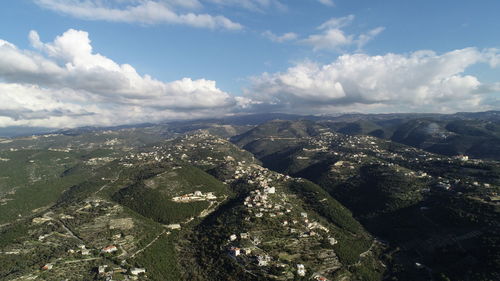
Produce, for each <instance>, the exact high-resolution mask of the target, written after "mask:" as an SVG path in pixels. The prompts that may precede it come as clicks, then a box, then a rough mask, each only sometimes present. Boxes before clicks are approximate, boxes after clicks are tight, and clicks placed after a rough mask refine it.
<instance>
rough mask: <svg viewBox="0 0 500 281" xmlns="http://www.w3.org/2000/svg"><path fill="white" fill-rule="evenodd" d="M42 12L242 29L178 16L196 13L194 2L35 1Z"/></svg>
mask: <svg viewBox="0 0 500 281" xmlns="http://www.w3.org/2000/svg"><path fill="white" fill-rule="evenodd" d="M34 1H35V3H36V4H38V5H39V6H40V7H43V8H45V9H49V10H52V11H56V12H59V13H62V14H65V15H69V16H72V17H76V18H80V19H85V20H102V21H110V22H128V23H141V24H161V23H168V24H183V25H189V26H194V27H199V28H210V29H216V28H221V29H229V30H238V29H242V28H243V26H242V25H241V24H239V23H236V22H233V21H231V20H230V19H228V18H226V17H224V16H221V15H209V14H197V13H193V12H184V13H178V12H177V8H181V9H188V10H192V9H198V8H200V7H202V4H201V3H200V2H199V1H197V0H187V1H180V0H168V1H160V0H72V1H66V0H34Z"/></svg>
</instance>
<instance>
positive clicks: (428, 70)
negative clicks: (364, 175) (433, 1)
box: [246, 48, 499, 113]
mask: <svg viewBox="0 0 500 281" xmlns="http://www.w3.org/2000/svg"><path fill="white" fill-rule="evenodd" d="M498 54H499V52H498V50H491V49H490V50H484V51H480V50H478V49H476V48H466V49H461V50H456V51H452V52H448V53H444V54H436V53H435V52H432V51H417V52H414V53H411V54H408V55H401V54H386V55H383V56H370V55H366V54H346V55H342V56H340V57H338V58H337V59H336V60H335V61H333V62H332V63H329V64H324V65H321V64H318V63H314V62H303V63H299V64H296V65H295V66H293V67H290V68H288V69H287V70H286V71H285V72H280V73H274V74H269V73H264V74H262V75H260V76H257V77H254V78H253V79H252V81H253V84H252V86H251V87H250V88H249V89H247V90H246V95H247V97H249V98H251V99H252V100H254V101H258V103H256V105H255V106H256V107H258V106H261V107H262V108H264V109H267V110H279V111H293V112H298V113H315V112H316V113H328V112H339V111H361V112H363V111H369V112H408V111H438V112H447V111H449V112H451V111H459V110H486V109H491V107H490V105H488V104H485V98H486V97H487V96H488V93H493V92H495V91H498V84H496V85H495V84H494V85H488V84H483V83H481V82H480V81H479V79H478V78H477V77H475V76H472V75H467V74H465V72H466V70H467V69H468V68H469V67H471V66H472V65H475V64H478V63H489V64H490V65H491V66H492V67H493V66H496V65H497V64H498Z"/></svg>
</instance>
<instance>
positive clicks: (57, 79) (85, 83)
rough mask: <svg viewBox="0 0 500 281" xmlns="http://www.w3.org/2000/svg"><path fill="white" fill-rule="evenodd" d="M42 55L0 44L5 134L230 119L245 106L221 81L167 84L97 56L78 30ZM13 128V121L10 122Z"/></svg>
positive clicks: (41, 46) (36, 41)
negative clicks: (23, 129)
mask: <svg viewBox="0 0 500 281" xmlns="http://www.w3.org/2000/svg"><path fill="white" fill-rule="evenodd" d="M29 37H30V41H31V43H32V45H33V46H34V47H35V48H37V49H38V50H39V52H32V51H26V50H20V49H18V48H17V47H16V46H14V45H13V44H11V43H8V42H6V41H3V40H2V41H0V81H1V82H0V93H2V94H1V95H0V116H2V118H0V126H7V125H31V126H33V125H36V126H42V125H43V126H45V127H52V126H54V127H58V126H61V125H64V127H70V126H80V125H113V124H123V123H138V122H146V121H148V122H149V121H159V120H162V119H165V118H192V117H201V116H214V115H220V114H224V113H225V112H227V111H229V110H231V109H232V108H233V107H234V106H235V104H236V103H237V101H236V100H235V99H234V97H232V96H230V95H229V94H228V93H225V92H223V91H222V90H220V89H218V88H217V86H216V83H215V81H210V80H206V79H199V80H192V79H190V78H184V79H181V80H178V81H173V82H168V83H166V82H162V81H159V80H156V79H154V78H152V77H150V76H148V75H143V76H141V75H140V74H138V73H137V71H136V70H135V69H134V68H133V67H132V66H131V65H128V64H118V63H116V62H114V61H112V60H111V59H109V58H106V57H105V56H103V55H100V54H96V53H94V52H93V50H92V45H91V41H90V39H89V37H88V33H87V32H84V31H78V30H73V29H70V30H68V31H66V32H65V33H64V34H62V35H61V36H58V37H57V38H56V39H55V40H54V41H53V42H51V43H43V42H41V41H40V38H39V36H38V34H37V33H36V32H35V31H32V32H30V35H29ZM6 120H8V121H6Z"/></svg>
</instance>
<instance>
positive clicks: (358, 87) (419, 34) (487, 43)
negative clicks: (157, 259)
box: [0, 0, 500, 128]
mask: <svg viewBox="0 0 500 281" xmlns="http://www.w3.org/2000/svg"><path fill="white" fill-rule="evenodd" d="M498 11H500V1H497V0H480V1H466V0H453V1H451V0H418V1H417V0H413V1H409V0H290V1H284V0H4V1H1V2H0V127H12V126H21V127H24V126H25V127H49V128H70V127H79V126H89V125H90V126H112V125H122V124H136V123H145V122H163V121H168V120H179V119H194V118H205V117H220V116H224V115H233V114H241V113H262V112H284V113H295V114H338V113H347V112H360V113H399V112H438V113H454V112H458V111H485V110H499V109H500V36H499V35H500V34H499V31H500V17H498Z"/></svg>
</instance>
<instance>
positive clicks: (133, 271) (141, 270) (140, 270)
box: [130, 268, 146, 275]
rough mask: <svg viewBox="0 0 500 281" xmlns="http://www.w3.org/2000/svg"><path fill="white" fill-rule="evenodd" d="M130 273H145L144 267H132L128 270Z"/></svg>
mask: <svg viewBox="0 0 500 281" xmlns="http://www.w3.org/2000/svg"><path fill="white" fill-rule="evenodd" d="M130 273H132V275H139V274H141V273H146V269H144V268H132V269H131V270H130Z"/></svg>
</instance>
